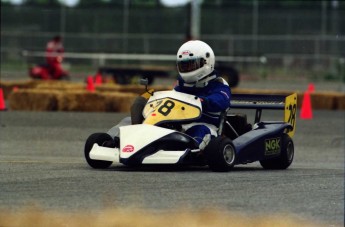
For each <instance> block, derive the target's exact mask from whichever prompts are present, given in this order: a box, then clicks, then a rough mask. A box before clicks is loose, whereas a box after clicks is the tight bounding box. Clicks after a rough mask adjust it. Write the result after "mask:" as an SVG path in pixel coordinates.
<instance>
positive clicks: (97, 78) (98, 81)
mask: <svg viewBox="0 0 345 227" xmlns="http://www.w3.org/2000/svg"><path fill="white" fill-rule="evenodd" d="M100 84H102V74H100V73H97V74H96V76H95V85H96V86H97V85H100Z"/></svg>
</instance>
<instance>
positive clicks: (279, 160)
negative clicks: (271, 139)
mask: <svg viewBox="0 0 345 227" xmlns="http://www.w3.org/2000/svg"><path fill="white" fill-rule="evenodd" d="M281 139H282V142H281V146H282V147H281V152H280V155H279V156H278V157H276V158H271V159H266V160H261V161H260V164H261V166H262V167H263V168H264V169H287V168H288V167H289V166H290V165H291V163H292V161H293V157H294V154H295V151H294V144H293V141H292V139H291V137H290V136H289V135H288V134H283V136H282V138H281Z"/></svg>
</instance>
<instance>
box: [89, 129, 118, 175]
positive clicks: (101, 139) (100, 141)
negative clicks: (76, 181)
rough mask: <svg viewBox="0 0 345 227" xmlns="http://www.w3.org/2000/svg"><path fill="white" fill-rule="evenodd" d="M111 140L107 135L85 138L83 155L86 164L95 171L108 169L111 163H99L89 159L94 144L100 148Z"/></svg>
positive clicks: (96, 134)
mask: <svg viewBox="0 0 345 227" xmlns="http://www.w3.org/2000/svg"><path fill="white" fill-rule="evenodd" d="M112 140H113V139H112V138H111V136H110V135H109V134H107V133H94V134H92V135H90V136H89V138H87V140H86V143H85V147H84V155H85V159H86V162H87V163H88V164H89V165H90V166H91V167H92V168H95V169H105V168H108V167H109V166H110V165H111V164H112V163H113V162H110V161H101V160H93V159H90V151H91V149H92V147H93V145H94V144H95V143H97V144H98V145H99V146H102V145H103V144H104V143H105V142H107V141H112Z"/></svg>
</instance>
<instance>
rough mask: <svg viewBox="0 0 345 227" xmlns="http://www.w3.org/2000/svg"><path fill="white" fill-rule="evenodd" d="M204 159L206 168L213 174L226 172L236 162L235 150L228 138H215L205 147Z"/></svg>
mask: <svg viewBox="0 0 345 227" xmlns="http://www.w3.org/2000/svg"><path fill="white" fill-rule="evenodd" d="M204 154H205V158H206V161H207V164H208V166H209V167H210V169H211V170H212V171H214V172H227V171H229V170H230V169H232V168H233V167H234V165H235V161H236V149H235V146H234V144H233V143H232V141H231V140H230V139H229V138H225V137H217V138H214V139H212V140H211V141H210V143H209V144H208V145H207V146H206V148H205V151H204Z"/></svg>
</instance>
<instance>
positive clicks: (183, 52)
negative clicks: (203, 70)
mask: <svg viewBox="0 0 345 227" xmlns="http://www.w3.org/2000/svg"><path fill="white" fill-rule="evenodd" d="M188 54H190V51H189V50H184V51H182V55H188Z"/></svg>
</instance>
